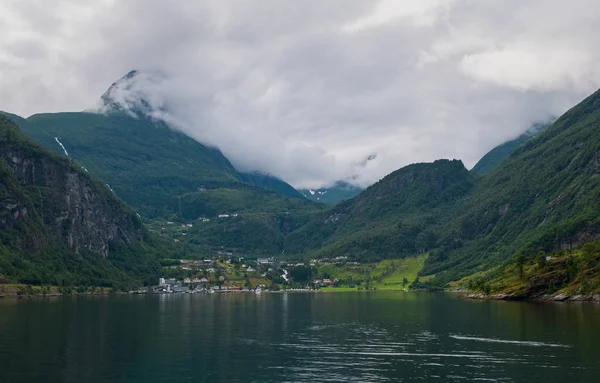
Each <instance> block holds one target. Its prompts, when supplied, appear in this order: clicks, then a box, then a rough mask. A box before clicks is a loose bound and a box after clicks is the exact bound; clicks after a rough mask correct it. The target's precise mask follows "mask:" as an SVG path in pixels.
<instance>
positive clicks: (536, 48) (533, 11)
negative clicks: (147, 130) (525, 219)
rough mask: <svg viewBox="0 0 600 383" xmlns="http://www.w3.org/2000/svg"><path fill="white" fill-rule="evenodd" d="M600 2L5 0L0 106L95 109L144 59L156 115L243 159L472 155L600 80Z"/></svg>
mask: <svg viewBox="0 0 600 383" xmlns="http://www.w3.org/2000/svg"><path fill="white" fill-rule="evenodd" d="M599 15H600V2H598V1H597V0H570V1H564V0H528V1H520V0H381V1H365V0H360V1H355V0H335V1H333V0H303V1H279V0H256V1H252V0H246V1H242V0H229V1H223V0H215V1H209V0H206V1H195V2H191V1H171V2H166V1H162V0H128V1H118V0H97V1H94V2H83V1H77V0H73V1H70V0H69V1H67V0H65V1H60V0H44V1H34V0H30V1H28V0H26V1H22V0H2V1H1V2H0V110H4V111H8V112H12V113H16V114H20V115H22V116H29V115H32V114H35V113H41V112H59V111H80V110H89V109H90V108H93V107H96V106H98V100H99V99H100V96H101V95H102V94H103V93H104V92H105V91H106V90H107V89H108V87H109V86H110V84H112V83H113V82H114V81H116V80H117V79H119V78H121V77H122V76H123V75H125V74H126V73H127V72H129V71H130V70H132V69H138V70H140V71H141V72H140V73H141V75H139V76H136V78H135V81H133V83H132V84H130V85H131V86H128V87H127V88H128V89H129V91H130V92H133V93H132V94H133V95H134V96H135V95H138V96H143V97H144V98H145V99H146V100H150V102H151V104H152V105H153V106H155V107H156V109H155V113H154V116H155V117H157V118H162V119H164V120H165V121H167V122H169V123H170V124H171V126H172V127H173V128H174V129H178V130H182V131H184V132H185V133H187V134H188V135H190V136H191V137H193V138H195V139H196V140H198V141H200V142H202V143H204V144H207V145H211V146H216V147H218V148H220V149H221V150H222V151H223V153H224V154H225V155H226V156H227V157H228V158H229V159H230V160H231V161H232V162H233V164H234V165H235V166H236V167H237V168H239V169H240V170H246V171H249V170H257V171H262V172H265V173H269V174H272V175H275V176H278V177H280V178H282V179H284V180H286V181H287V182H289V183H291V184H292V185H294V186H296V187H298V188H301V187H310V188H316V187H321V186H326V185H329V184H331V183H333V182H335V181H337V180H347V181H352V182H353V183H355V184H358V185H362V186H366V185H369V184H371V183H373V182H375V181H377V180H378V179H380V178H382V177H383V176H385V175H386V174H388V173H390V172H392V171H394V170H396V169H398V168H400V167H402V166H405V165H408V164H410V163H415V162H429V161H433V160H436V159H439V158H449V159H461V160H462V161H463V162H464V164H465V166H467V167H468V168H470V167H472V166H473V165H474V164H475V163H476V161H477V160H478V159H479V158H480V157H481V156H482V155H483V154H485V153H486V152H487V151H489V150H490V149H491V148H493V147H494V146H496V145H498V144H500V143H502V142H504V141H506V140H508V139H512V138H514V137H516V136H518V135H519V134H520V133H522V132H523V131H525V130H527V128H529V126H530V125H531V124H532V123H534V122H537V121H543V120H546V119H548V118H549V117H551V116H559V115H561V114H562V113H564V112H565V111H566V110H568V109H569V108H570V107H571V106H573V105H575V104H576V103H577V102H579V101H580V100H581V99H583V98H584V97H586V96H587V95H589V94H591V93H592V92H594V91H595V90H596V89H598V88H599V87H600V65H598V63H599V62H600V50H599V49H598V47H599V46H600V33H598V30H600V16H599ZM122 96H123V97H122V99H123V100H124V101H129V102H130V101H131V97H126V96H125V95H122ZM140 134H143V132H140Z"/></svg>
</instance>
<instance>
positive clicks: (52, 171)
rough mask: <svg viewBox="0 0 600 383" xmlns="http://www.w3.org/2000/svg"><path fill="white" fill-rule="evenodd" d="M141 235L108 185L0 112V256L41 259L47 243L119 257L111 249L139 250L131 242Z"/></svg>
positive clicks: (71, 251) (66, 252) (75, 252)
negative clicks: (32, 138)
mask: <svg viewBox="0 0 600 383" xmlns="http://www.w3.org/2000/svg"><path fill="white" fill-rule="evenodd" d="M146 236H147V233H146V231H145V229H144V228H143V226H142V224H141V222H140V220H139V219H138V216H137V214H136V213H135V212H134V211H133V210H132V209H130V208H129V207H127V206H126V205H125V204H123V203H122V202H121V201H120V200H119V199H117V198H116V197H115V196H114V195H113V193H112V191H111V190H110V189H109V187H108V186H107V185H104V184H102V183H100V182H99V181H97V180H96V179H94V178H93V177H91V176H90V175H88V174H87V173H86V172H85V170H83V169H79V168H78V167H76V166H75V165H74V164H72V163H71V160H69V159H67V158H61V157H59V156H56V155H53V154H51V153H49V152H47V151H45V150H44V149H42V148H40V147H38V146H37V145H35V144H33V143H31V142H30V141H29V140H28V139H27V138H26V137H25V136H24V135H23V134H22V133H21V132H20V131H19V129H18V127H17V126H16V125H14V124H12V123H11V122H9V121H8V120H7V119H6V118H4V117H2V116H0V239H1V241H2V242H1V243H0V250H2V251H1V252H0V261H2V260H3V259H2V254H10V255H11V257H12V258H11V259H13V258H16V259H18V258H19V257H18V256H15V254H21V255H24V254H25V255H27V257H29V258H31V259H32V260H33V261H35V262H38V263H39V262H42V263H43V261H44V259H45V257H46V255H44V254H46V253H48V249H50V248H52V249H63V250H55V253H56V252H58V253H59V255H60V256H61V257H62V256H64V257H67V258H69V257H74V259H77V260H82V259H85V258H86V257H87V258H88V259H89V257H90V256H91V255H94V254H95V255H96V256H97V257H98V256H99V257H100V258H99V259H107V258H110V257H111V256H113V255H116V256H117V258H119V257H121V256H120V255H119V254H116V253H118V251H117V250H116V249H124V248H127V249H129V251H130V252H133V253H136V252H137V253H139V250H135V251H134V250H132V248H133V247H136V246H139V245H140V243H142V242H143V241H144V240H145V239H146V238H145V237H146ZM35 254H38V255H39V257H38V258H35ZM53 254H54V253H53ZM137 255H139V254H136V256H137ZM7 257H8V256H7ZM121 258H122V257H121ZM92 261H94V262H98V260H93V259H92ZM138 262H141V263H144V262H146V260H141V261H139V260H138ZM17 264H19V262H17ZM13 266H14V265H13V264H8V263H6V264H4V263H2V262H0V273H4V274H8V275H9V276H10V274H11V272H10V270H12V269H13ZM104 266H106V265H104ZM104 266H102V267H104ZM112 266H114V265H112ZM15 267H17V268H22V267H21V266H18V265H17V266H15ZM3 268H4V269H8V270H9V271H6V270H3ZM71 271H72V270H71ZM42 279H43V278H42Z"/></svg>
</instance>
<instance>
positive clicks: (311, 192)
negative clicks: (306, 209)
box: [299, 181, 363, 205]
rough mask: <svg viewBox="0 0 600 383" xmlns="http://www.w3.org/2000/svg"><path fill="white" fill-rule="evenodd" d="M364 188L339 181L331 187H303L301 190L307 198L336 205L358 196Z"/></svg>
mask: <svg viewBox="0 0 600 383" xmlns="http://www.w3.org/2000/svg"><path fill="white" fill-rule="evenodd" d="M361 191H363V189H362V188H359V187H358V186H354V185H351V184H349V183H347V182H343V181H339V182H336V183H335V184H334V185H333V186H331V187H326V188H320V189H301V190H299V192H300V193H301V194H302V195H303V196H304V197H305V198H307V199H309V200H311V201H314V202H320V203H324V204H327V205H335V204H338V203H340V202H342V201H345V200H348V199H351V198H354V197H356V196H357V195H358V194H360V192H361Z"/></svg>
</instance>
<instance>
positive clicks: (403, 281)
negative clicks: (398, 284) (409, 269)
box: [402, 277, 408, 287]
mask: <svg viewBox="0 0 600 383" xmlns="http://www.w3.org/2000/svg"><path fill="white" fill-rule="evenodd" d="M407 284H408V279H406V277H404V278H403V279H402V287H404V286H406V285H407Z"/></svg>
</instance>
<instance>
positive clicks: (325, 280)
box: [323, 279, 335, 286]
mask: <svg viewBox="0 0 600 383" xmlns="http://www.w3.org/2000/svg"><path fill="white" fill-rule="evenodd" d="M323 284H324V285H325V286H333V285H335V282H334V281H332V280H331V279H323Z"/></svg>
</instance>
